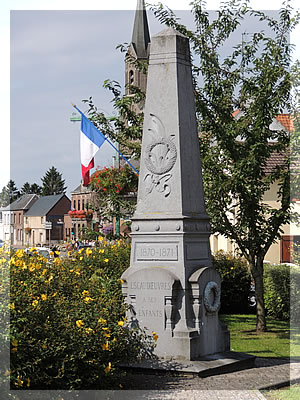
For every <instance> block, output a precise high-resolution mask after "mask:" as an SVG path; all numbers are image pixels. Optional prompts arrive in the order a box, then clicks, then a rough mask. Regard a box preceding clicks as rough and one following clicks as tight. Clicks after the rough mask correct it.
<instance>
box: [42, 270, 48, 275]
mask: <svg viewBox="0 0 300 400" xmlns="http://www.w3.org/2000/svg"><path fill="white" fill-rule="evenodd" d="M46 272H47V269H46V268H45V269H43V272H42V276H43V275H45V273H46Z"/></svg>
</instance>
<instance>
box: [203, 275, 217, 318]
mask: <svg viewBox="0 0 300 400" xmlns="http://www.w3.org/2000/svg"><path fill="white" fill-rule="evenodd" d="M212 299H213V301H212ZM220 299H221V289H220V287H219V285H218V284H217V283H216V282H213V281H211V282H208V283H207V285H206V286H205V289H204V296H203V303H204V306H205V308H206V310H207V311H208V312H210V313H215V312H217V311H218V310H219V308H220V305H221V301H220Z"/></svg>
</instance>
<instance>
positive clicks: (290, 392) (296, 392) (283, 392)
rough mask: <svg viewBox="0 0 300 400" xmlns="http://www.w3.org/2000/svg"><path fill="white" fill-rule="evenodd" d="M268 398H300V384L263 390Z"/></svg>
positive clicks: (284, 399) (268, 399) (283, 399)
mask: <svg viewBox="0 0 300 400" xmlns="http://www.w3.org/2000/svg"><path fill="white" fill-rule="evenodd" d="M263 395H264V396H265V398H266V399H267V400H299V399H300V385H292V386H290V387H288V388H282V389H278V390H270V391H268V392H263Z"/></svg>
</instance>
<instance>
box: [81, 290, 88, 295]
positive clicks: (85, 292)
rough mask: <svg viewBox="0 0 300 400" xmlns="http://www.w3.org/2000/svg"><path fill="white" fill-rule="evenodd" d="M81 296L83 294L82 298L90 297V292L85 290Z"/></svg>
mask: <svg viewBox="0 0 300 400" xmlns="http://www.w3.org/2000/svg"><path fill="white" fill-rule="evenodd" d="M81 294H82V296H88V294H89V291H88V290H84V291H83V292H82V293H81Z"/></svg>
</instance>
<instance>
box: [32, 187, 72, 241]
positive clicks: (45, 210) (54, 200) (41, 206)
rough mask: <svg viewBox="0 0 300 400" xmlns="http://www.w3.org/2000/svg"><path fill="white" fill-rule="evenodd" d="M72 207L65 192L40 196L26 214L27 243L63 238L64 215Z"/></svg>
mask: <svg viewBox="0 0 300 400" xmlns="http://www.w3.org/2000/svg"><path fill="white" fill-rule="evenodd" d="M70 208H71V201H70V199H69V198H68V197H67V196H66V195H65V194H58V195H51V196H43V197H40V198H39V199H38V200H37V201H36V202H35V203H34V205H33V206H32V207H31V208H30V209H29V210H28V211H27V212H26V213H25V214H24V230H25V244H26V245H30V246H36V245H42V244H47V243H50V242H59V241H61V240H63V239H64V234H63V233H64V215H65V214H67V213H68V211H69V210H70ZM49 223H50V224H49Z"/></svg>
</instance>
